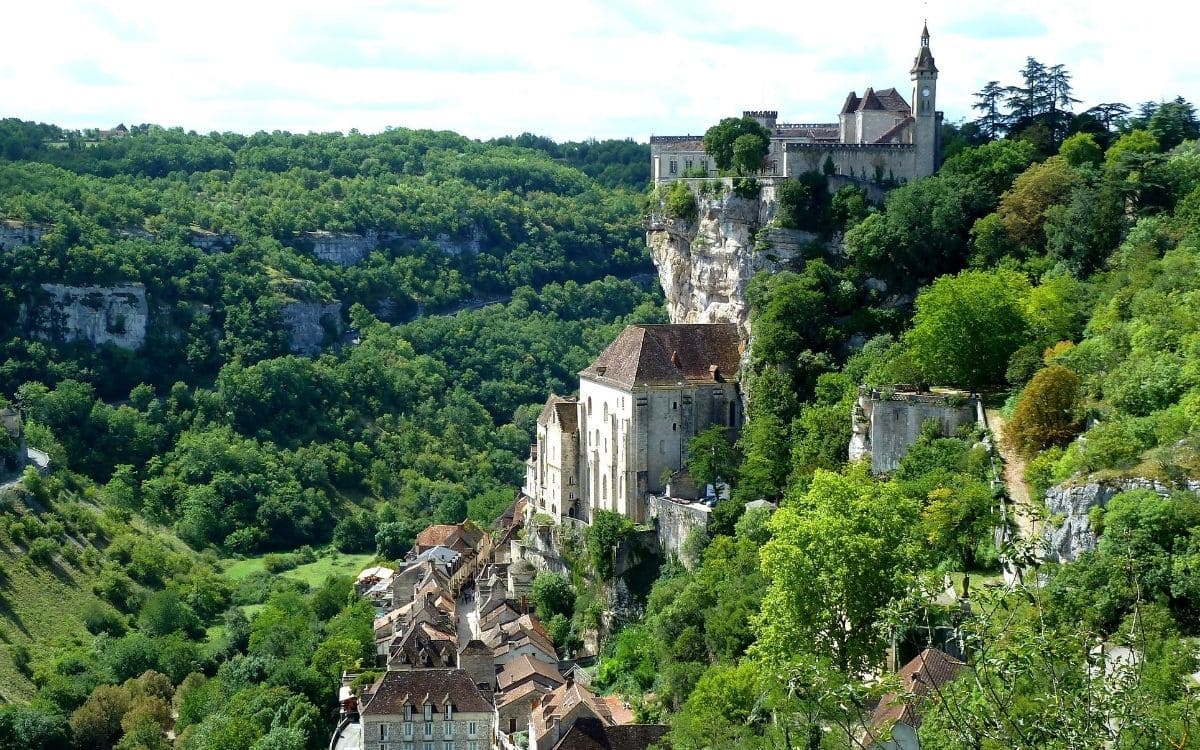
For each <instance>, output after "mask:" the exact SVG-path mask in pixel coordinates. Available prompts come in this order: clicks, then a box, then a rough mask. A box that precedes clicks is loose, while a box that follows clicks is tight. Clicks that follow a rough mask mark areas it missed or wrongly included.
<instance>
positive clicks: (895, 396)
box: [849, 388, 983, 474]
mask: <svg viewBox="0 0 1200 750" xmlns="http://www.w3.org/2000/svg"><path fill="white" fill-rule="evenodd" d="M982 414H983V411H982V406H981V405H980V401H979V396H977V395H975V394H966V393H961V392H957V391H951V392H939V393H918V392H914V391H904V390H896V391H881V390H876V389H868V388H860V389H859V395H858V401H856V402H855V404H854V409H853V414H852V416H851V420H852V422H851V426H852V431H851V435H850V451H849V453H850V460H851V461H856V460H858V459H861V458H868V459H870V461H871V471H872V472H873V473H875V474H887V473H889V472H892V471H895V469H896V468H897V467H898V466H899V465H900V460H901V459H902V458H904V454H906V453H907V452H908V449H909V446H911V445H912V444H913V443H915V442H917V438H918V437H919V436H920V434H921V426H922V425H924V424H925V422H927V421H929V420H934V421H935V422H937V423H938V426H939V428H940V431H941V434H943V435H947V436H949V435H953V434H954V433H955V431H956V430H958V428H959V427H961V426H962V425H969V424H975V423H976V422H980V423H982V421H983V416H982Z"/></svg>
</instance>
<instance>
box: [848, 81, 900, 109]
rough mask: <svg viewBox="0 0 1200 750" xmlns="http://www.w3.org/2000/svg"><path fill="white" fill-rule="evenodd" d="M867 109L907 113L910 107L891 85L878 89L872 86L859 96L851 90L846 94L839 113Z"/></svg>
mask: <svg viewBox="0 0 1200 750" xmlns="http://www.w3.org/2000/svg"><path fill="white" fill-rule="evenodd" d="M867 110H875V111H882V110H886V111H888V112H903V113H904V114H908V113H909V112H911V111H912V108H911V107H909V106H908V101H906V100H905V98H904V95H903V94H901V93H900V92H899V91H897V90H896V88H895V87H894V86H893V87H891V88H886V89H880V90H879V91H876V90H875V89H873V88H868V89H867V90H866V91H865V92H863V95H862V96H861V97H859V96H858V94H856V93H854V92H853V91H851V92H850V93H849V94H847V95H846V101H845V102H844V103H843V104H842V109H841V112H840V113H839V114H843V115H847V114H850V113H852V112H860V111H867Z"/></svg>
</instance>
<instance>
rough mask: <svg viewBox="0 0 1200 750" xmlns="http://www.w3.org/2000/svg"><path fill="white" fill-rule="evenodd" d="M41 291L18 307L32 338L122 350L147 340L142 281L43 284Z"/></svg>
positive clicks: (144, 290) (146, 316) (146, 311)
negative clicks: (105, 284)
mask: <svg viewBox="0 0 1200 750" xmlns="http://www.w3.org/2000/svg"><path fill="white" fill-rule="evenodd" d="M41 292H42V293H41V294H39V295H37V297H36V299H34V300H32V301H31V302H30V303H29V304H26V305H22V308H21V317H22V323H23V325H24V326H25V327H27V328H28V330H29V332H30V334H31V335H32V336H34V337H35V338H39V339H42V340H45V341H86V342H88V343H90V344H94V345H97V346H99V345H101V344H113V345H114V346H119V347H121V348H122V349H138V348H140V347H141V346H142V343H143V342H144V341H145V340H146V323H147V321H148V319H149V317H150V315H149V309H148V307H147V305H146V287H145V286H143V285H142V284H138V283H131V284H118V285H113V286H66V285H64V284H42V286H41Z"/></svg>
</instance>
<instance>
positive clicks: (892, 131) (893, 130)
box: [875, 115, 916, 143]
mask: <svg viewBox="0 0 1200 750" xmlns="http://www.w3.org/2000/svg"><path fill="white" fill-rule="evenodd" d="M914 122H916V120H914V119H913V118H912V116H911V115H909V116H908V117H905V118H904V119H903V120H901V121H900V122H898V123H896V124H895V125H893V126H892V127H890V128H888V130H887V132H885V133H884V134H883V135H881V136H879V137H878V138H876V139H875V142H876V143H889V142H890V141H891V140H892V139H893V138H895V137H896V136H897V135H899V134H900V133H901V132H903V131H904V129H905V128H907V127H908V126H909V125H912V124H913V123H914Z"/></svg>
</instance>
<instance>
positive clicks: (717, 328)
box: [579, 323, 742, 388]
mask: <svg viewBox="0 0 1200 750" xmlns="http://www.w3.org/2000/svg"><path fill="white" fill-rule="evenodd" d="M741 350H742V345H741V340H740V339H739V338H738V330H737V325H736V324H734V323H670V324H660V325H633V326H627V327H626V328H625V330H624V331H622V332H621V335H619V336H617V338H616V339H615V340H614V341H613V342H612V343H611V344H609V345H608V348H607V349H605V350H604V351H603V352H601V353H600V356H599V357H597V358H596V360H595V361H594V362H592V364H590V365H589V366H588V367H587V368H586V369H584V370H583V371H581V372H580V373H579V374H580V375H581V376H583V377H587V378H590V379H593V380H598V381H600V382H608V383H613V384H616V385H618V386H620V387H623V388H632V387H633V386H635V385H675V384H676V383H679V382H683V381H686V382H688V383H701V384H702V383H717V382H724V381H729V380H734V379H736V378H737V373H738V369H739V368H740V367H741V355H742V351H741ZM714 368H715V369H714Z"/></svg>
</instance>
